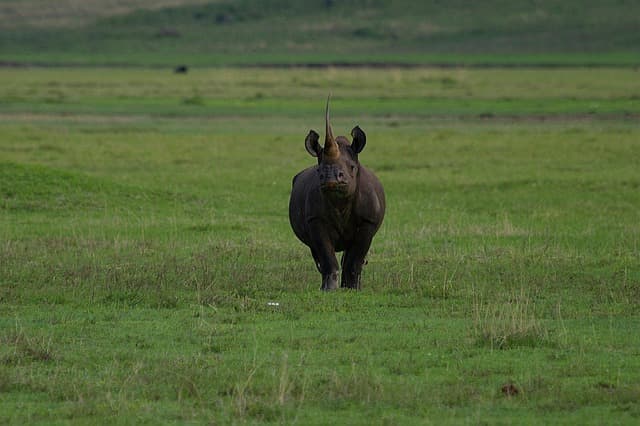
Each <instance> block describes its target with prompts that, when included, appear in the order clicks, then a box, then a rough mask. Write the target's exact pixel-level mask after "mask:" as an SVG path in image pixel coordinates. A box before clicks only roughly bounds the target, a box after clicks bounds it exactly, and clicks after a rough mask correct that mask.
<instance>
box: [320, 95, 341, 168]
mask: <svg viewBox="0 0 640 426" xmlns="http://www.w3.org/2000/svg"><path fill="white" fill-rule="evenodd" d="M330 99H331V95H329V96H328V97H327V109H326V110H325V113H324V121H325V137H324V155H325V157H327V158H334V159H335V158H338V157H340V149H338V144H337V143H336V140H335V138H334V137H333V130H331V123H329V100H330Z"/></svg>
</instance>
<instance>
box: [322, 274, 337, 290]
mask: <svg viewBox="0 0 640 426" xmlns="http://www.w3.org/2000/svg"><path fill="white" fill-rule="evenodd" d="M337 288H338V273H337V272H334V273H331V274H327V275H325V276H323V277H322V288H321V289H322V290H325V291H329V290H336V289H337Z"/></svg>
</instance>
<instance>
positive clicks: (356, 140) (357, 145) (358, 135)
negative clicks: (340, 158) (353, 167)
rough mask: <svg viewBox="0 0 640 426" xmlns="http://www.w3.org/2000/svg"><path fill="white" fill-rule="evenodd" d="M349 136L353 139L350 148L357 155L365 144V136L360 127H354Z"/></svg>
mask: <svg viewBox="0 0 640 426" xmlns="http://www.w3.org/2000/svg"><path fill="white" fill-rule="evenodd" d="M351 136H352V137H353V142H351V148H352V149H353V151H354V152H355V153H356V154H359V153H360V151H362V150H363V149H364V146H365V145H366V144H367V135H365V134H364V132H363V131H362V129H361V128H360V126H356V127H354V128H353V130H351Z"/></svg>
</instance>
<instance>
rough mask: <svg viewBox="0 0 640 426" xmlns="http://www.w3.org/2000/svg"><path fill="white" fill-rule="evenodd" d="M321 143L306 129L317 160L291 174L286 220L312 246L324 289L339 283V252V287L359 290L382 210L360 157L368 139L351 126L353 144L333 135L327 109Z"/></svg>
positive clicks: (375, 183) (377, 187) (376, 185)
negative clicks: (340, 269)
mask: <svg viewBox="0 0 640 426" xmlns="http://www.w3.org/2000/svg"><path fill="white" fill-rule="evenodd" d="M325 129H326V133H325V140H324V147H322V146H320V144H319V143H318V140H319V135H318V133H316V132H315V131H313V130H311V131H309V134H308V135H307V137H306V139H305V141H304V145H305V147H306V148H307V151H308V152H309V154H311V155H312V156H313V157H316V158H317V159H318V164H317V165H315V166H312V167H309V168H307V169H305V170H303V171H301V172H300V173H298V174H297V175H296V176H295V177H294V178H293V188H292V190H291V199H290V201H289V220H290V222H291V227H292V228H293V232H294V233H295V234H296V236H297V237H298V238H299V239H300V240H301V241H302V242H303V243H305V244H306V245H307V246H309V248H310V249H311V255H312V256H313V260H314V261H315V263H316V266H317V268H318V271H320V273H321V274H322V290H333V289H336V288H337V287H338V261H337V260H336V252H340V251H344V253H343V254H342V262H341V263H342V279H341V280H340V285H341V287H348V288H353V289H359V288H360V274H361V272H362V266H363V265H364V263H365V257H366V255H367V252H368V251H369V247H370V246H371V240H372V239H373V236H374V235H375V233H376V232H377V231H378V228H380V225H381V224H382V219H383V217H384V210H385V198H384V190H383V189H382V184H381V183H380V181H379V180H378V178H377V177H376V176H375V175H374V174H373V173H372V172H371V171H369V170H368V169H367V168H365V167H364V166H362V165H361V164H360V162H359V161H358V154H360V152H362V150H363V149H364V146H365V143H366V136H365V134H364V132H363V131H362V129H360V127H358V126H356V127H354V128H353V130H351V136H352V138H353V140H352V142H351V143H349V141H348V140H347V138H345V137H344V136H338V137H334V136H333V132H332V130H331V124H329V100H328V99H327V109H326V112H325Z"/></svg>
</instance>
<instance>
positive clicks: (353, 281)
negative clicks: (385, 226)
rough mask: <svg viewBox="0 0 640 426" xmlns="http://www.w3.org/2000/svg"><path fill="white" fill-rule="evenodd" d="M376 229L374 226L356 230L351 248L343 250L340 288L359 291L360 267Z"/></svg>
mask: <svg viewBox="0 0 640 426" xmlns="http://www.w3.org/2000/svg"><path fill="white" fill-rule="evenodd" d="M376 230H377V228H376V227H375V226H374V225H369V226H363V227H361V228H359V229H358V232H357V235H356V238H355V239H354V241H355V242H354V243H353V245H352V246H351V247H349V248H348V249H346V250H345V252H344V255H343V258H342V280H341V281H340V286H341V287H346V288H351V289H355V290H360V276H361V274H362V267H363V266H364V265H365V263H366V257H367V252H368V251H369V247H370V246H371V241H372V240H373V236H374V234H375V233H376Z"/></svg>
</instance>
